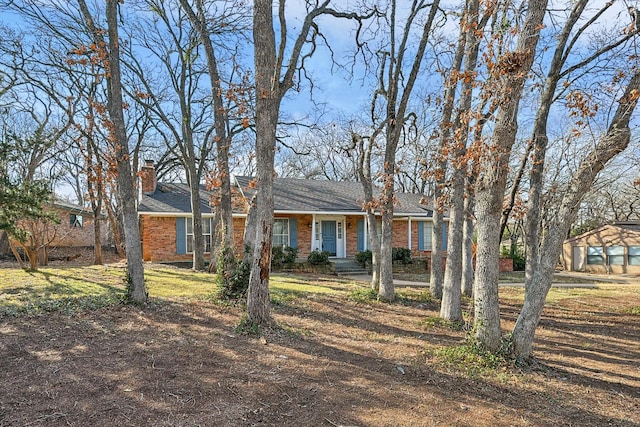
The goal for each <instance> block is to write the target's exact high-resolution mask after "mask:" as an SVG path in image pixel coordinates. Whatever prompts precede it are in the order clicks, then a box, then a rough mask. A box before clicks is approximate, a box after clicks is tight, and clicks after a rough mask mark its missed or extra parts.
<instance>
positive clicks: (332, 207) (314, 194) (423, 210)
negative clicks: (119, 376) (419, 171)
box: [236, 176, 432, 216]
mask: <svg viewBox="0 0 640 427" xmlns="http://www.w3.org/2000/svg"><path fill="white" fill-rule="evenodd" d="M252 179H253V178H251V177H246V176H237V177H236V181H237V182H238V185H239V186H240V188H241V189H242V191H243V192H244V193H245V195H246V196H247V197H249V198H250V197H251V196H252V195H253V192H254V191H255V190H253V189H250V188H248V186H249V182H250V181H251V180H252ZM273 196H274V209H275V210H276V211H280V212H286V211H290V212H344V213H349V212H353V213H362V203H363V201H364V191H363V190H362V185H361V184H360V183H359V182H344V181H322V180H309V179H293V178H276V179H275V180H274V188H273ZM396 197H397V199H398V201H399V204H397V205H396V206H395V209H394V212H395V214H396V215H397V214H400V215H402V214H412V215H418V216H431V215H432V211H431V209H429V208H428V207H427V206H425V205H424V204H421V203H420V201H421V200H422V196H420V195H419V194H406V193H397V194H396Z"/></svg>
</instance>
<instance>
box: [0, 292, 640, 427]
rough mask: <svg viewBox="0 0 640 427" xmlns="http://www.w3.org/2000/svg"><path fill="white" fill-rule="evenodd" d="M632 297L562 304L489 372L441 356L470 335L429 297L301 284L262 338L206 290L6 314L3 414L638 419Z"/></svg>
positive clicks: (310, 421)
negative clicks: (522, 364)
mask: <svg viewBox="0 0 640 427" xmlns="http://www.w3.org/2000/svg"><path fill="white" fill-rule="evenodd" d="M501 292H503V291H502V290H501ZM505 295H506V298H505V303H504V304H503V307H502V310H503V313H502V315H503V319H504V322H503V327H504V328H505V330H509V329H510V328H511V327H512V322H513V321H514V319H515V315H516V313H517V309H518V307H517V305H516V304H514V303H512V301H515V300H511V299H509V298H508V296H509V291H505ZM631 306H640V295H638V297H637V298H636V299H635V300H629V299H625V300H624V301H620V300H616V299H615V298H600V299H591V298H585V299H570V300H567V301H563V300H560V301H556V302H554V303H553V304H551V305H550V306H549V307H548V309H546V311H545V315H544V319H543V320H542V323H541V325H540V328H539V331H538V335H537V341H536V346H535V355H536V360H537V363H536V364H534V365H533V366H531V367H527V368H516V367H511V368H505V369H503V370H500V371H499V372H496V373H494V374H491V375H489V376H480V375H473V374H469V373H464V372H461V371H460V370H459V369H456V368H447V367H446V366H445V365H443V364H441V363H436V358H435V356H434V354H433V351H432V349H434V348H437V347H439V346H450V345H455V344H458V343H461V342H462V341H463V340H464V336H465V332H464V331H453V330H451V329H448V328H445V327H438V326H429V325H428V322H425V319H427V318H429V317H430V316H437V310H438V307H437V306H436V305H435V304H433V303H420V302H418V301H411V302H405V303H404V304H400V303H397V304H392V305H389V304H362V303H355V302H352V301H350V300H348V299H347V298H345V297H339V296H331V295H323V296H320V295H308V296H301V297H298V298H295V299H291V300H288V301H286V302H283V303H282V304H280V305H277V306H275V307H274V317H275V319H276V321H277V322H278V324H279V325H280V326H281V327H282V328H281V329H275V330H273V331H269V332H267V333H264V334H263V335H262V336H254V335H244V334H240V333H238V332H236V330H235V328H236V326H237V325H238V323H239V320H240V318H241V316H242V310H241V309H239V308H234V307H224V306H220V305H216V304H213V303H210V302H190V303H168V302H156V303H153V304H151V305H150V306H148V307H144V308H141V307H134V306H116V307H110V308H103V309H99V310H97V311H89V312H84V313H81V314H76V315H73V316H68V315H63V314H60V313H57V314H48V315H43V316H40V317H18V318H4V319H0V426H3V427H4V426H120V427H124V426H558V425H562V426H638V425H640V322H639V320H640V316H638V315H633V314H630V313H629V312H625V311H624V310H623V309H624V307H631Z"/></svg>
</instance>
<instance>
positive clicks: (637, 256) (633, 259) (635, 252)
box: [627, 246, 640, 265]
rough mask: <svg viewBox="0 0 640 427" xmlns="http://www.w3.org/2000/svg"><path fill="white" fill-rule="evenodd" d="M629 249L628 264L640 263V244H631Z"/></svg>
mask: <svg viewBox="0 0 640 427" xmlns="http://www.w3.org/2000/svg"><path fill="white" fill-rule="evenodd" d="M627 251H628V254H627V264H629V265H640V246H629V247H628V248H627Z"/></svg>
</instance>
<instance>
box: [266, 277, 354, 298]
mask: <svg viewBox="0 0 640 427" xmlns="http://www.w3.org/2000/svg"><path fill="white" fill-rule="evenodd" d="M356 286H357V285H355V284H354V283H353V282H346V281H344V280H340V279H337V278H336V279H333V278H322V277H306V276H296V275H289V274H272V275H271V277H270V279H269V288H270V289H271V290H272V291H274V290H275V291H282V292H302V293H307V294H324V295H336V294H343V295H344V294H346V293H347V292H348V290H349V288H353V287H356Z"/></svg>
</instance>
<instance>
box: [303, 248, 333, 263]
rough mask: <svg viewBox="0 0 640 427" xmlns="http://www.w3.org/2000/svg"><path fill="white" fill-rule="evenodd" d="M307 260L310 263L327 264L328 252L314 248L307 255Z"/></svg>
mask: <svg viewBox="0 0 640 427" xmlns="http://www.w3.org/2000/svg"><path fill="white" fill-rule="evenodd" d="M307 262H308V263H309V264H311V265H327V264H329V252H327V251H322V252H320V251H319V250H317V249H316V250H315V251H313V252H311V253H310V254H309V256H308V257H307Z"/></svg>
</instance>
